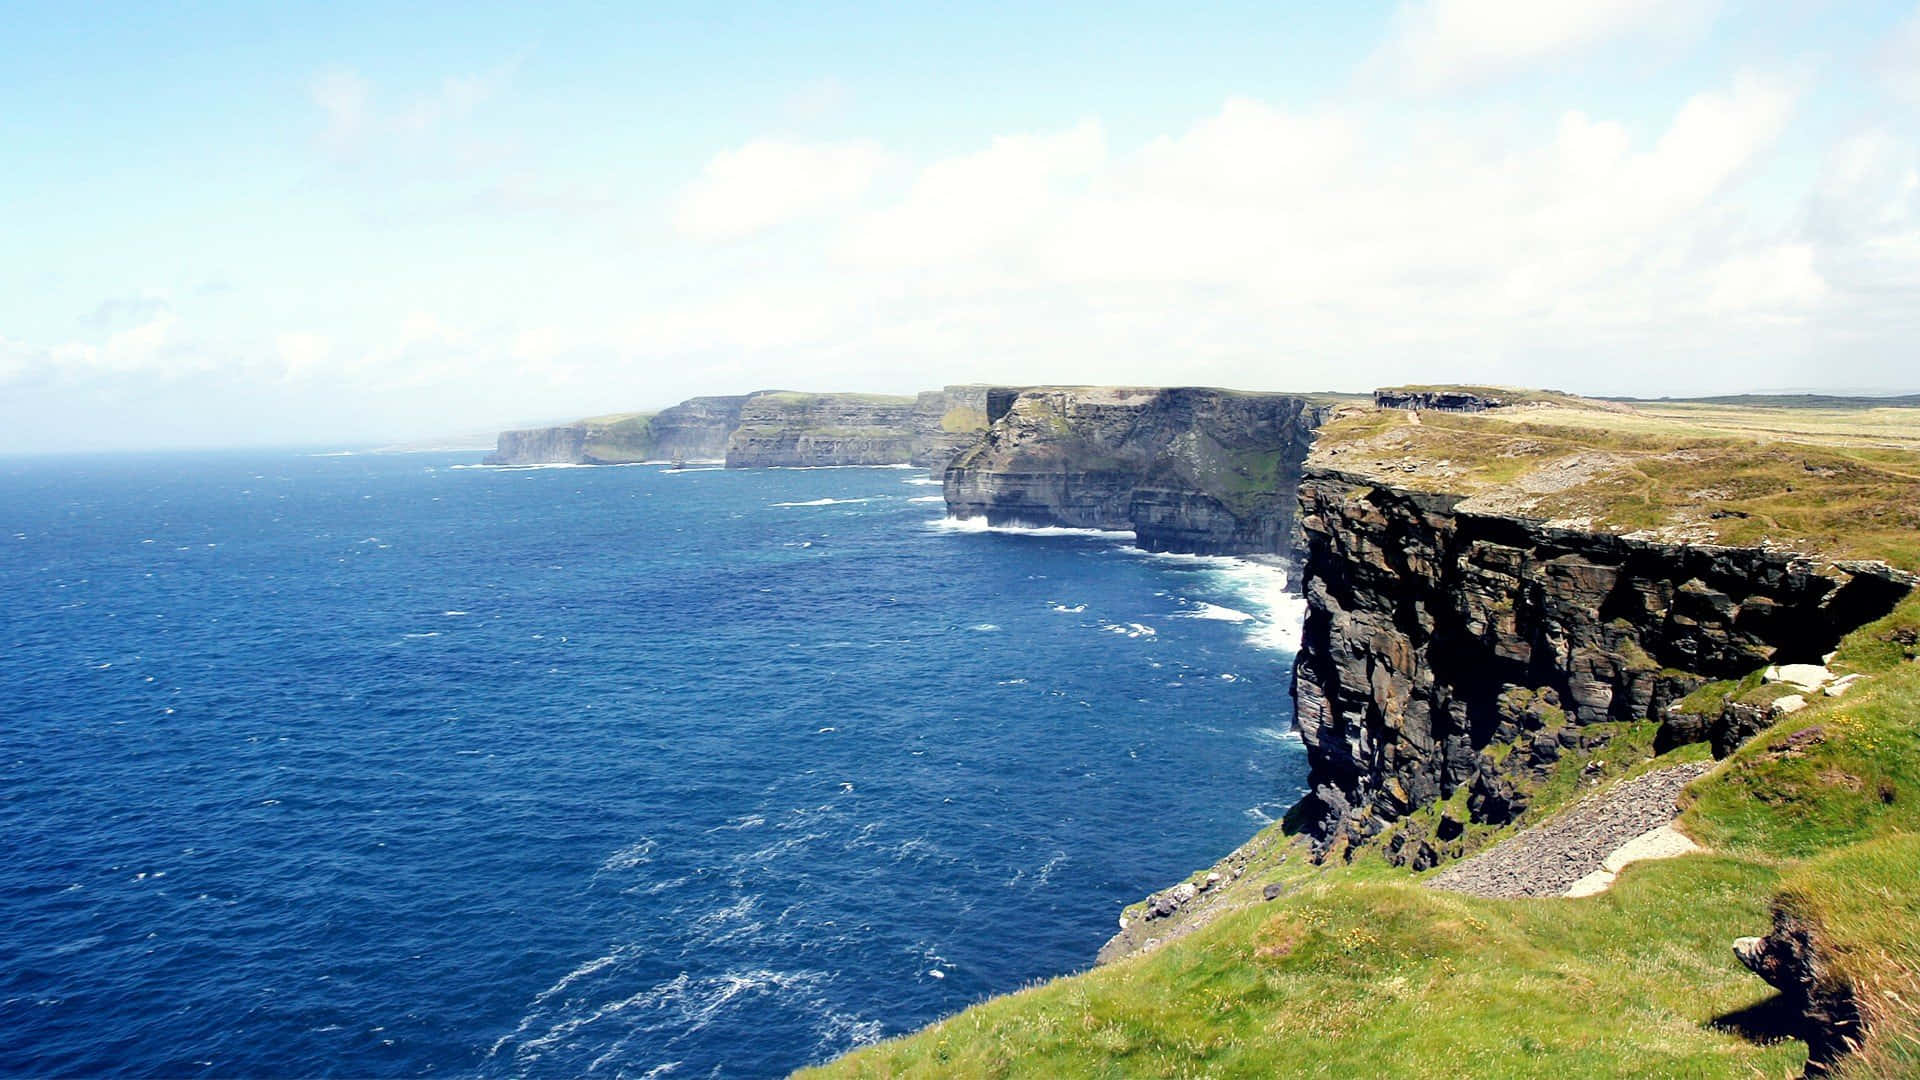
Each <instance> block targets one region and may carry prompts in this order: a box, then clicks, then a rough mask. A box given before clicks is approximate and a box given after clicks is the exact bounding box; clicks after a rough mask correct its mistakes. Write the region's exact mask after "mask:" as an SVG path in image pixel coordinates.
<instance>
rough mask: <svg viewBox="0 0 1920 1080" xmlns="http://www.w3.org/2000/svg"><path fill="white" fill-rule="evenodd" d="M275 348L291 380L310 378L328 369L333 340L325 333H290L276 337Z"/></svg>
mask: <svg viewBox="0 0 1920 1080" xmlns="http://www.w3.org/2000/svg"><path fill="white" fill-rule="evenodd" d="M274 348H275V351H276V352H278V353H279V355H280V363H281V365H282V367H283V368H284V370H285V373H286V377H287V378H288V379H289V380H296V379H308V378H313V377H314V376H316V375H320V374H322V373H324V372H326V371H327V368H328V362H329V360H330V359H331V357H332V353H333V342H332V341H331V340H330V339H328V338H327V337H326V336H325V335H324V334H311V333H289V334H281V335H279V336H278V337H277V338H275V339H274Z"/></svg>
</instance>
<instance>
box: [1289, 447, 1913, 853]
mask: <svg viewBox="0 0 1920 1080" xmlns="http://www.w3.org/2000/svg"><path fill="white" fill-rule="evenodd" d="M1300 502H1301V515H1302V516H1301V528H1302V533H1303V536H1304V538H1305V545H1304V550H1303V552H1302V560H1301V575H1302V581H1303V587H1304V590H1305V593H1306V598H1307V602H1308V614H1307V620H1306V625H1305V631H1304V639H1303V643H1302V647H1301V651H1300V654H1299V656H1298V658H1297V660H1296V662H1295V667H1294V678H1295V682H1294V697H1295V705H1296V715H1297V722H1298V724H1299V729H1300V733H1301V737H1302V739H1303V740H1304V741H1305V743H1306V746H1307V751H1308V761H1309V767H1310V775H1309V784H1310V785H1311V788H1312V794H1311V795H1310V796H1308V798H1307V799H1306V800H1305V801H1304V802H1303V803H1302V804H1301V806H1300V807H1299V808H1298V813H1299V814H1300V817H1301V820H1302V822H1303V824H1304V825H1305V826H1306V827H1307V828H1308V829H1309V830H1310V831H1311V832H1312V833H1313V834H1314V835H1315V836H1316V838H1317V845H1318V850H1319V851H1321V852H1323V853H1324V852H1325V851H1327V850H1328V849H1329V848H1330V847H1331V846H1333V845H1335V844H1337V843H1339V842H1341V841H1347V842H1361V841H1365V840H1367V839H1368V838H1370V837H1372V836H1375V835H1377V834H1379V833H1380V832H1381V831H1382V830H1384V829H1385V828H1386V827H1387V826H1389V825H1391V824H1392V823H1394V822H1395V821H1397V820H1399V819H1401V818H1403V817H1405V816H1407V815H1408V814H1410V813H1411V812H1413V811H1414V810H1416V809H1419V808H1421V807H1424V806H1427V805H1429V804H1432V803H1435V802H1438V801H1440V800H1443V799H1447V798H1449V797H1450V796H1452V795H1453V794H1454V793H1455V792H1456V791H1459V790H1461V789H1465V791H1466V793H1467V794H1466V799H1465V805H1466V808H1467V810H1468V811H1469V813H1470V815H1471V818H1472V820H1473V821H1476V822H1482V823H1490V824H1504V823H1506V822H1509V821H1511V820H1513V819H1514V818H1516V817H1518V816H1519V815H1520V814H1521V813H1523V812H1524V811H1525V810H1526V809H1527V805H1528V794H1527V792H1528V788H1529V786H1530V783H1532V782H1536V781H1539V780H1543V779H1545V777H1546V775H1547V772H1548V771H1549V770H1550V769H1551V768H1552V767H1553V764H1554V762H1555V761H1556V760H1558V759H1559V758H1560V757H1561V756H1562V755H1563V754H1567V753H1570V752H1580V753H1589V752H1593V751H1597V750H1599V749H1601V748H1602V747H1604V746H1605V745H1606V744H1607V742H1608V741H1609V739H1610V738H1611V736H1612V734H1613V733H1614V731H1615V730H1616V725H1617V723H1618V722H1623V721H1639V720H1647V719H1658V718H1661V717H1663V716H1664V715H1665V714H1666V711H1667V706H1668V705H1669V704H1671V703H1673V702H1676V701H1678V700H1679V699H1680V698H1681V697H1684V696H1685V695H1686V694H1687V693H1689V692H1690V691H1692V690H1693V689H1695V688H1697V687H1698V686H1700V685H1701V684H1702V683H1704V682H1706V681H1708V680H1710V679H1724V678H1732V677H1739V676H1742V675H1745V674H1747V673H1749V672H1751V671H1753V670H1755V669H1757V668H1759V667H1761V666H1763V665H1766V664H1768V663H1791V662H1806V661H1814V660H1817V659H1818V658H1819V657H1820V656H1821V655H1822V654H1824V653H1826V652H1827V651H1829V650H1831V649H1832V648H1833V647H1834V644H1835V643H1836V642H1837V641H1838V640H1839V638H1840V636H1841V635H1842V634H1844V633H1845V632H1847V631H1848V630H1851V629H1852V628H1854V627H1855V626H1858V625H1860V624H1862V623H1864V622H1866V621H1868V620H1869V619H1871V618H1875V617H1878V615H1880V614H1883V613H1884V612H1886V611H1888V610H1891V608H1892V607H1893V605H1894V603H1895V602H1897V600H1898V599H1899V598H1900V597H1901V596H1902V595H1904V594H1905V592H1906V591H1907V589H1908V587H1909V585H1910V579H1908V578H1907V576H1906V575H1903V574H1900V573H1899V572H1897V571H1893V570H1890V569H1888V568H1887V567H1885V566H1882V565H1880V564H1868V563H1826V562H1820V561H1817V560H1814V559H1811V558H1808V557H1806V556H1804V555H1798V554H1794V553H1790V552H1781V551H1774V550H1768V549H1760V548H1729V547H1715V546H1708V545H1687V544H1676V543H1665V542H1656V541H1650V540H1643V539H1634V538H1630V537H1627V536H1622V535H1616V534H1613V533H1606V532H1589V531H1581V530H1577V529H1565V528H1556V527H1553V526H1550V525H1548V524H1546V523H1543V522H1539V521H1534V520H1527V519H1522V518H1517V517H1511V516H1502V515H1499V514H1482V513H1477V512H1475V511H1474V509H1473V504H1471V503H1468V502H1465V501H1464V500H1462V499H1461V498H1460V497H1458V496H1452V495H1443V494H1431V493H1419V492H1412V491H1405V490H1400V489H1396V488H1394V487H1392V486H1389V485H1386V484H1383V483H1381V482H1380V481H1379V480H1378V479H1377V478H1374V477H1371V476H1362V475H1353V474H1348V473H1344V472H1341V471H1338V470H1335V469H1331V468H1326V467H1318V466H1312V465H1310V466H1309V468H1308V469H1307V471H1306V474H1305V477H1304V479H1303V480H1302V482H1301V488H1300ZM1701 737H1704V736H1701Z"/></svg>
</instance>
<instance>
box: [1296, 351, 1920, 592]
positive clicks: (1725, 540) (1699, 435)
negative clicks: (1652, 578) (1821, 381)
mask: <svg viewBox="0 0 1920 1080" xmlns="http://www.w3.org/2000/svg"><path fill="white" fill-rule="evenodd" d="M1395 389H1396V390H1408V391H1419V392H1449V391H1451V392H1478V391H1486V392H1488V396H1495V395H1497V396H1499V397H1500V398H1501V399H1502V400H1509V401H1512V402H1513V404H1508V405H1505V406H1503V407H1498V408H1492V409H1488V410H1486V411H1483V412H1478V413H1454V412H1416V413H1413V414H1412V415H1409V414H1408V412H1406V411H1403V410H1401V409H1397V408H1395V409H1369V408H1354V407H1350V408H1346V409H1343V410H1341V412H1340V413H1339V414H1338V415H1337V416H1336V417H1335V418H1334V419H1333V420H1332V421H1331V422H1330V423H1328V424H1326V425H1325V426H1323V427H1322V428H1321V430H1320V435H1319V439H1318V441H1317V442H1316V444H1315V447H1314V451H1313V454H1312V456H1311V457H1310V458H1309V459H1308V461H1307V467H1308V468H1309V469H1316V468H1317V469H1324V470H1329V471H1333V472H1338V473H1342V474H1345V475H1348V476H1352V477H1355V478H1359V479H1363V480H1367V481H1371V482H1377V483H1379V484H1381V485H1383V486H1393V487H1398V488H1404V489H1409V490H1414V491H1425V492H1433V493H1437V494H1439V493H1443V494H1447V495H1452V496H1459V497H1464V499H1465V502H1464V503H1462V505H1461V509H1462V510H1465V511H1469V512H1480V513H1488V514H1501V515H1507V516H1513V517H1521V518H1528V519H1533V520H1539V521H1545V522H1547V523H1548V524H1550V525H1560V526H1564V527H1567V528H1574V529H1597V530H1603V531H1609V532H1616V533H1623V534H1628V535H1639V536H1645V537H1647V538H1650V539H1660V540H1669V541H1683V542H1691V543H1717V544H1726V545H1736V546H1770V547H1777V548H1786V549H1792V550H1797V551H1804V552H1806V553H1808V554H1816V553H1817V554H1820V555H1823V556H1826V557H1829V558H1841V559H1846V558H1854V559H1879V560H1884V561H1886V562H1888V563H1890V564H1892V565H1894V566H1897V567H1900V568H1902V569H1907V570H1912V569H1915V568H1920V408H1915V407H1907V406H1877V407H1874V408H1844V409H1843V408H1830V407H1818V406H1816V407H1806V406H1778V405H1749V404H1716V403H1702V402H1634V403H1630V404H1629V403H1624V402H1614V401H1605V402H1602V401H1594V400H1591V399H1585V398H1578V397H1574V396H1572V395H1568V394H1560V393H1558V392H1552V391H1519V392H1516V391H1511V390H1508V389H1506V388H1494V387H1429V388H1395Z"/></svg>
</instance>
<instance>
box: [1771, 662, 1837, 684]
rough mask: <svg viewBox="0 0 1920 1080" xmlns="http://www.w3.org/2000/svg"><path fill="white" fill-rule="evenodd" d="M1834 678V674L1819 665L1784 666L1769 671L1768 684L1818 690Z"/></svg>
mask: <svg viewBox="0 0 1920 1080" xmlns="http://www.w3.org/2000/svg"><path fill="white" fill-rule="evenodd" d="M1832 678H1833V672H1831V671H1828V670H1827V669H1826V668H1823V667H1821V666H1820V665H1819V664H1782V665H1780V666H1779V667H1770V668H1768V669H1767V675H1766V680H1767V681H1768V682H1783V683H1792V684H1793V685H1795V686H1797V687H1799V688H1800V689H1802V690H1818V689H1820V688H1821V687H1822V686H1825V685H1826V684H1827V682H1828V681H1829V680H1831V679H1832Z"/></svg>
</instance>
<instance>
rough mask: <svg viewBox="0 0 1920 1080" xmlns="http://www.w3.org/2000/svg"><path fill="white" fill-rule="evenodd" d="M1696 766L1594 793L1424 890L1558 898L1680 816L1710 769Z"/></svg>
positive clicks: (1656, 772)
mask: <svg viewBox="0 0 1920 1080" xmlns="http://www.w3.org/2000/svg"><path fill="white" fill-rule="evenodd" d="M1712 767H1713V764H1712V762H1706V761H1702V762H1694V763H1691V764H1687V765H1675V766H1673V767H1671V768H1667V769H1656V770H1654V771H1653V772H1650V773H1646V774H1644V775H1641V776H1636V777H1634V778H1633V779H1631V780H1623V781H1621V782H1620V783H1617V784H1615V785H1613V786H1612V787H1610V788H1607V789H1606V790H1604V791H1601V792H1597V793H1595V794H1593V795H1589V796H1587V797H1586V798H1584V799H1581V800H1580V801H1579V802H1577V803H1574V804H1573V805H1572V806H1570V807H1568V808H1567V809H1565V810H1562V811H1561V812H1560V813H1558V814H1555V815H1554V816H1553V817H1551V818H1548V819H1547V820H1546V821H1544V822H1542V823H1541V824H1539V825H1536V826H1534V827H1533V828H1530V829H1528V830H1526V831H1525V832H1523V833H1520V834H1519V835H1517V836H1513V837H1511V838H1509V839H1507V840H1504V841H1502V842H1501V843H1499V844H1496V845H1495V846H1493V847H1491V848H1488V849H1487V850H1486V851H1483V852H1481V853H1480V854H1478V855H1475V856H1473V857H1472V858H1470V859H1466V860H1464V861H1462V862H1459V863H1456V864H1455V865H1453V866H1451V867H1449V868H1447V869H1445V870H1443V871H1441V872H1440V873H1438V874H1435V875H1434V876H1433V877H1432V878H1430V879H1429V880H1428V881H1427V884H1428V885H1430V886H1432V887H1433V888H1436V889H1448V890H1451V891H1453V892H1462V893H1469V894H1471V895H1474V896H1493V897H1516V896H1560V895H1563V894H1565V893H1566V891H1567V888H1568V887H1569V886H1571V885H1572V884H1573V883H1574V882H1576V881H1579V880H1580V879H1581V878H1583V877H1585V876H1587V875H1588V874H1590V873H1592V872H1593V871H1595V870H1598V869H1600V868H1601V863H1603V862H1604V861H1605V860H1606V858H1607V856H1608V855H1609V854H1611V853H1612V852H1613V850H1614V849H1615V848H1618V847H1619V846H1620V845H1622V844H1624V843H1626V842H1627V841H1629V840H1632V839H1633V838H1635V837H1637V836H1639V835H1640V834H1641V833H1644V832H1647V831H1648V830H1650V829H1656V828H1659V827H1660V826H1662V825H1665V824H1667V823H1668V822H1670V821H1672V820H1673V819H1674V817H1675V816H1676V815H1677V814H1678V813H1679V812H1678V810H1676V809H1675V807H1674V800H1675V799H1676V798H1677V797H1678V796H1679V794H1680V789H1681V788H1684V787H1686V786H1687V785H1688V784H1689V783H1691V782H1692V781H1693V779H1694V778H1695V777H1697V776H1699V775H1700V774H1702V773H1704V772H1706V771H1707V770H1708V769H1710V768H1712Z"/></svg>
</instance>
